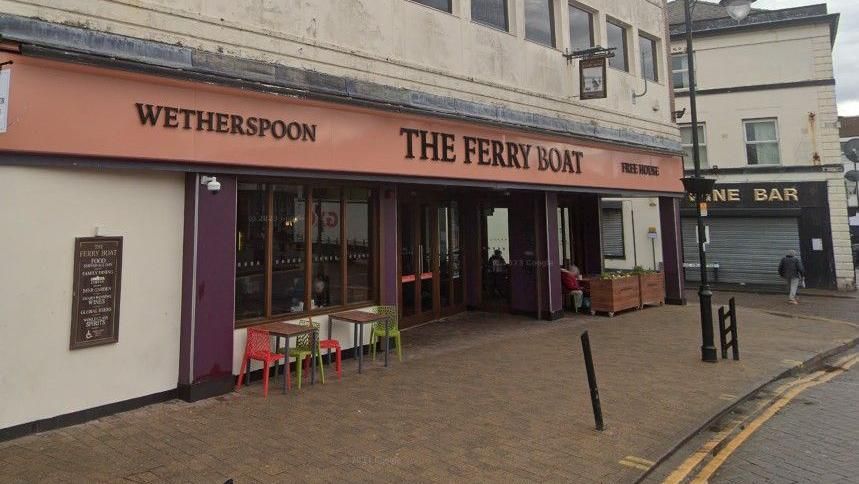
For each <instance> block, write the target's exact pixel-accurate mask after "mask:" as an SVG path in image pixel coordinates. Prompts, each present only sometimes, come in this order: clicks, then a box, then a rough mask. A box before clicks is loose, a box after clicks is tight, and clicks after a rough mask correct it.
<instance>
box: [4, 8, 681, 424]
mask: <svg viewBox="0 0 859 484" xmlns="http://www.w3.org/2000/svg"><path fill="white" fill-rule="evenodd" d="M665 19H666V12H665V5H664V2H663V1H661V0H579V1H576V2H568V1H567V0H420V1H417V0H415V1H412V0H372V1H367V0H365V1H359V0H341V1H337V2H334V1H330V0H281V1H272V0H258V1H254V2H236V1H233V0H207V1H199V0H135V1H133V2H117V1H113V0H88V1H73V0H64V1H57V0H0V37H2V41H0V63H2V64H3V65H2V70H0V97H2V101H3V102H4V103H3V109H2V116H3V118H2V119H3V120H4V121H5V122H3V123H0V126H2V127H3V129H0V179H2V180H3V181H4V185H5V187H6V188H5V189H4V190H2V191H0V225H2V226H3V227H4V229H5V230H4V234H3V247H4V249H5V251H6V253H7V254H14V257H11V258H9V260H7V261H6V264H5V265H4V269H3V271H4V277H2V278H0V342H2V343H0V344H2V351H0V387H2V388H3V398H0V439H2V438H8V437H10V436H15V435H22V434H26V433H28V432H32V431H35V430H40V429H47V428H52V427H56V426H59V425H64V424H67V423H70V422H77V421H81V420H83V419H87V418H92V417H95V416H99V415H103V414H106V413H109V412H111V411H116V410H119V409H124V408H132V407H135V406H139V405H143V404H146V403H148V402H153V401H160V400H164V399H168V398H174V397H177V396H178V397H181V398H185V399H188V400H196V399H200V398H206V397H209V396H213V395H218V394H223V393H226V392H229V391H232V389H233V385H234V384H235V375H236V374H237V373H238V371H239V368H240V367H241V366H242V364H241V359H242V355H243V352H244V348H245V338H246V333H247V328H248V327H251V326H254V325H258V324H261V323H266V322H272V321H284V320H286V321H296V320H300V319H302V318H307V317H313V318H314V320H315V321H318V322H321V323H322V328H323V329H322V337H323V338H328V337H331V338H335V339H338V340H339V341H340V342H341V344H342V346H343V348H344V349H346V350H347V351H348V352H352V351H354V347H355V343H354V342H353V339H352V337H351V335H352V331H351V327H348V326H345V325H340V324H338V325H335V326H334V328H333V331H332V332H331V333H330V334H329V332H328V330H327V325H326V324H325V323H327V322H328V315H329V314H331V313H334V312H338V311H342V310H344V309H360V308H367V307H369V306H374V305H378V304H385V305H396V306H397V307H398V308H399V312H400V325H401V326H403V327H405V326H408V325H411V324H416V323H418V322H424V321H429V320H433V319H437V318H440V317H442V316H444V315H448V314H452V313H454V312H458V311H465V310H468V309H472V308H483V309H490V310H498V311H510V312H516V313H522V314H527V315H531V316H533V317H537V318H543V319H554V318H557V317H559V316H560V315H561V314H562V313H563V307H562V301H563V297H562V294H561V283H560V271H559V270H558V266H559V264H560V263H561V262H564V261H562V259H567V260H569V261H575V262H576V263H577V264H578V265H579V267H581V268H582V269H583V270H584V271H586V272H589V273H594V272H600V271H601V270H602V268H603V266H602V262H603V258H602V252H601V245H602V244H601V240H600V229H599V227H600V224H599V220H600V210H599V199H600V197H606V196H614V197H629V196H646V197H649V198H650V199H651V200H653V201H654V204H655V205H656V206H657V207H658V208H659V209H660V211H661V213H663V214H664V215H665V216H663V217H662V218H661V223H660V225H659V229H660V234H661V237H662V238H661V239H660V241H659V243H658V246H657V252H660V254H659V257H660V258H662V259H665V260H666V261H667V262H666V263H665V273H666V277H665V279H666V286H667V296H668V297H667V301H668V302H681V301H682V297H683V296H682V279H681V272H682V271H681V266H680V264H681V260H680V244H679V237H680V234H679V203H680V200H681V199H682V195H683V194H682V185H681V183H680V178H681V177H682V174H683V166H682V160H681V157H680V154H681V153H682V148H681V146H680V143H679V135H678V131H677V127H676V125H675V124H674V122H673V119H672V105H671V96H670V94H671V91H670V77H671V73H670V69H669V68H668V66H669V62H668V56H667V31H666V22H665ZM595 46H602V47H611V48H614V49H615V53H616V56H615V57H614V58H612V59H611V60H610V61H609V66H608V67H607V72H608V75H607V76H606V79H604V81H605V82H604V83H603V85H604V86H605V87H606V88H607V92H608V95H607V96H606V97H604V98H596V99H589V100H583V99H581V96H580V94H581V93H580V88H581V85H582V83H581V82H580V81H581V79H580V78H579V70H578V68H579V63H578V62H577V61H573V62H568V60H567V59H566V58H565V57H564V55H563V54H564V53H566V52H572V51H582V50H585V49H589V48H591V47H595ZM7 61H11V63H8V62H7ZM591 87H593V85H592V86H591ZM597 91H598V89H597ZM6 106H8V110H7V109H6ZM638 167H642V170H643V171H642V172H635V171H634V170H633V168H634V169H635V170H637V169H638ZM212 177H215V179H212ZM654 208H655V207H654ZM507 215H509V217H507V218H506V220H507V221H508V222H507V227H506V228H507V230H506V232H507V233H506V234H504V233H503V232H504V231H503V230H502V231H498V230H496V229H497V228H498V227H493V229H492V232H491V234H490V231H489V230H487V224H488V219H489V218H490V217H493V220H504V219H505V217H506V216H507ZM499 223H501V224H502V225H503V223H502V222H499ZM499 232H500V233H499ZM108 237H109V238H108ZM490 237H491V238H492V239H493V240H488V239H489V238H490ZM120 243H121V247H120V246H119V245H118V244H120ZM79 244H95V245H96V246H97V247H96V248H89V249H86V248H83V246H81V245H79ZM105 244H107V245H105ZM498 245H504V250H503V251H502V252H503V253H504V254H505V256H506V257H505V258H506V260H507V262H508V267H506V269H507V272H506V273H505V276H504V277H506V279H505V280H503V281H502V280H501V279H502V277H499V278H498V280H496V282H499V286H505V285H506V287H491V286H489V288H490V289H492V290H487V287H488V285H487V283H486V279H487V277H486V276H485V274H486V271H485V270H484V269H485V265H486V264H487V259H488V256H489V255H490V252H491V250H492V249H493V248H494V246H498ZM120 249H121V250H120ZM93 254H106V255H107V256H106V257H102V256H101V255H98V256H95V255H93ZM112 257H113V258H112ZM120 263H121V266H120ZM92 264H97V265H98V264H102V265H104V264H107V265H109V266H110V267H105V268H103V269H104V271H106V272H105V274H104V275H101V274H90V273H88V272H87V270H88V268H89V269H91V268H92ZM100 270H101V269H100ZM498 273H500V272H498ZM494 274H497V273H494ZM494 274H493V275H494ZM105 276H111V277H115V280H114V279H109V280H110V281H111V283H113V285H105V284H106V278H105ZM72 281H75V282H74V283H73V282H72ZM119 282H121V286H120V284H119ZM120 288H121V289H120ZM94 294H95V295H98V297H95V296H93V295H94ZM120 295H121V297H120ZM88 305H89V306H88ZM93 315H95V316H93ZM96 316H97V317H96ZM70 323H71V324H70ZM70 327H71V329H70ZM120 329H121V331H120ZM367 331H369V329H367ZM364 341H368V339H367V338H365V339H364ZM34 355H38V356H39V357H34ZM258 368H259V366H255V367H254V369H258Z"/></svg>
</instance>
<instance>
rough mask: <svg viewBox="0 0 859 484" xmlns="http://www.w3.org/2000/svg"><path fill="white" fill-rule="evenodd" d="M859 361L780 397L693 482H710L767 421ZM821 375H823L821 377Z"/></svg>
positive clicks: (729, 443)
mask: <svg viewBox="0 0 859 484" xmlns="http://www.w3.org/2000/svg"><path fill="white" fill-rule="evenodd" d="M857 361H859V355H856V356H854V357H852V358H851V359H849V360H848V361H847V362H845V363H844V364H842V365H839V366H841V368H840V371H831V372H828V373H826V372H816V373H815V375H817V377H816V379H812V380H810V381H804V382H803V383H801V384H799V385H796V386H794V387H793V388H791V389H790V390H788V391H787V393H785V394H784V396H782V397H780V398H779V399H778V400H777V401H776V402H775V403H773V404H772V405H771V406H770V407H769V408H767V409H766V410H765V411H764V412H763V413H762V414H761V415H759V416H758V417H757V418H755V419H754V420H753V421H752V422H751V423H750V424H749V425H748V426H747V427H746V428H745V429H743V430H742V431H741V432H740V433H739V434H737V436H736V437H734V439H733V440H731V441H730V442H728V444H727V445H726V446H725V447H723V448H722V450H721V451H719V453H718V454H716V456H715V457H713V460H711V461H710V462H708V463H707V465H706V466H704V468H703V469H701V472H699V473H698V475H697V476H695V479H693V480H692V482H693V483H696V484H697V483H706V482H708V481H709V479H710V477H712V476H713V474H714V473H715V472H716V470H718V469H719V467H721V466H722V464H724V463H725V461H726V460H727V459H728V457H730V456H731V454H733V453H734V451H736V450H737V449H738V448H739V447H740V446H741V445H742V444H743V442H745V441H746V440H747V439H748V438H749V437H751V435H752V434H753V433H755V431H757V430H758V429H759V428H760V427H761V425H763V424H764V423H765V422H766V421H767V420H769V419H770V418H772V417H773V415H775V414H776V413H777V412H778V411H779V410H781V409H782V408H784V407H785V405H787V404H788V403H790V402H791V400H793V399H794V398H796V396H797V395H799V394H800V393H802V392H804V391H805V390H807V389H809V388H811V387H813V386H817V385H820V384H821V383H825V382H828V381H829V380H831V379H833V378H835V377H836V376H838V375H840V374H841V373H843V372H844V371H846V370H848V369H849V368H850V367H851V366H853V365H854V364H856V362H857ZM821 373H823V374H822V375H821Z"/></svg>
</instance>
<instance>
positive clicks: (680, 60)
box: [671, 54, 689, 89]
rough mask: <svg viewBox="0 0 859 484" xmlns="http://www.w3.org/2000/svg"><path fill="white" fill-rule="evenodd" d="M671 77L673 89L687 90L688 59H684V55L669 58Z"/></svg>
mask: <svg viewBox="0 0 859 484" xmlns="http://www.w3.org/2000/svg"><path fill="white" fill-rule="evenodd" d="M671 76H672V81H673V82H674V89H688V88H689V58H688V57H686V54H674V55H672V56H671Z"/></svg>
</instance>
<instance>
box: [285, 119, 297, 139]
mask: <svg viewBox="0 0 859 484" xmlns="http://www.w3.org/2000/svg"><path fill="white" fill-rule="evenodd" d="M281 122H282V121H281ZM286 137H287V138H289V139H291V140H292V141H295V140H297V139H298V138H301V125H300V124H298V123H296V122H295V121H293V122H291V123H289V125H287V126H286Z"/></svg>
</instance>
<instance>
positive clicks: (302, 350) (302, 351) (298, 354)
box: [277, 319, 325, 388]
mask: <svg viewBox="0 0 859 484" xmlns="http://www.w3.org/2000/svg"><path fill="white" fill-rule="evenodd" d="M298 325H299V326H313V328H314V329H316V334H317V335H318V334H319V323H317V322H315V321H313V320H312V319H302V320H301V321H299V322H298ZM277 352H278V353H283V348H278V350H277ZM311 355H313V352H312V351H311V350H310V334H302V335H298V336H296V338H295V347H294V348H290V349H289V356H290V357H292V358H295V379H296V381H298V388H301V370H302V367H303V366H304V362H305V359H307V358H308V357H310V356H311ZM286 361H287V364H289V359H287V360H286ZM316 361H317V362H318V363H319V375H320V381H321V382H322V383H323V384H324V383H325V367H323V366H322V350H321V348H320V347H319V339H318V338H317V340H316ZM311 364H312V362H311ZM287 371H288V370H287Z"/></svg>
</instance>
